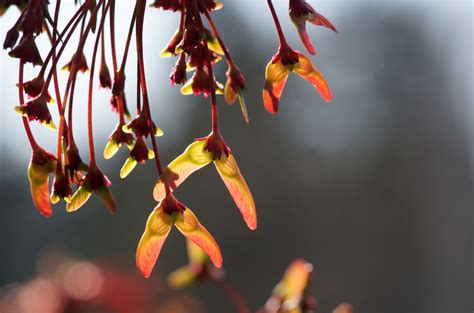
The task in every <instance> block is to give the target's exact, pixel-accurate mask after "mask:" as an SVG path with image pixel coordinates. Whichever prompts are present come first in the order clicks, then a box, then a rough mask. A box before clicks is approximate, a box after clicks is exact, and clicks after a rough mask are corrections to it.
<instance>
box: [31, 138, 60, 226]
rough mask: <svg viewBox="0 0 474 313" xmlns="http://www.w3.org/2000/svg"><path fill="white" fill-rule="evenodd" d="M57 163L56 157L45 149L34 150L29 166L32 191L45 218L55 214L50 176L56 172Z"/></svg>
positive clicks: (36, 148)
mask: <svg viewBox="0 0 474 313" xmlns="http://www.w3.org/2000/svg"><path fill="white" fill-rule="evenodd" d="M56 162H57V160H56V157H55V156H54V155H52V154H51V153H49V152H47V151H46V150H44V149H43V148H41V147H39V146H36V147H34V148H33V151H32V154H31V159H30V165H29V166H28V178H29V180H30V191H31V196H32V198H33V203H34V205H35V207H36V208H37V209H38V211H39V212H40V213H41V215H43V216H45V217H50V216H51V215H52V214H53V210H52V208H51V204H50V202H49V174H51V173H53V171H54V170H55V168H56Z"/></svg>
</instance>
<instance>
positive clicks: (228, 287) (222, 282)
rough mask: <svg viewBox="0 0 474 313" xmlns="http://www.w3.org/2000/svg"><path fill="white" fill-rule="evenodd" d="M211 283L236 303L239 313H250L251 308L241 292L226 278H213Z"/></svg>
mask: <svg viewBox="0 0 474 313" xmlns="http://www.w3.org/2000/svg"><path fill="white" fill-rule="evenodd" d="M211 281H212V282H213V283H214V284H215V285H216V286H217V287H219V288H220V289H222V290H223V291H224V292H225V293H226V295H227V296H228V297H229V299H230V300H231V301H232V302H233V303H234V305H235V308H236V310H237V312H238V313H250V309H249V306H248V304H247V302H246V301H245V299H244V297H243V296H242V295H241V294H240V292H239V290H238V289H237V288H236V287H235V286H234V285H233V284H232V283H230V282H229V281H228V280H226V279H225V278H223V279H217V278H212V277H211Z"/></svg>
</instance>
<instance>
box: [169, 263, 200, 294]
mask: <svg viewBox="0 0 474 313" xmlns="http://www.w3.org/2000/svg"><path fill="white" fill-rule="evenodd" d="M196 278H197V277H196V273H195V272H194V271H193V270H192V269H191V267H190V266H183V267H181V268H178V269H177V270H175V271H174V272H172V273H171V274H170V275H169V276H168V285H169V286H170V287H171V288H175V289H181V288H185V287H188V286H189V285H191V284H192V283H193V282H194V281H195V280H196Z"/></svg>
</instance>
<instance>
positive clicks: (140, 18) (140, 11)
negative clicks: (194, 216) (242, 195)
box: [136, 0, 169, 194]
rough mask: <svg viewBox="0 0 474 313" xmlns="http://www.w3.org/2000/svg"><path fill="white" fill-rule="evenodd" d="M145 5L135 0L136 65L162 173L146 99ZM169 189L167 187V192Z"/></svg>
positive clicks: (157, 165) (158, 159)
mask: <svg viewBox="0 0 474 313" xmlns="http://www.w3.org/2000/svg"><path fill="white" fill-rule="evenodd" d="M145 5H146V0H137V29H136V32H137V52H138V65H139V72H140V85H141V87H142V94H143V109H144V110H146V112H147V114H148V119H149V120H148V124H149V128H150V137H151V142H152V145H153V152H154V153H155V163H156V169H157V171H158V174H159V175H161V173H163V167H162V166H161V160H160V155H159V153H158V144H157V142H156V138H155V134H154V130H153V120H152V118H151V111H150V103H149V101H148V91H147V86H146V78H145V64H144V58H143V24H144V21H145ZM168 192H169V190H168V188H167V194H168Z"/></svg>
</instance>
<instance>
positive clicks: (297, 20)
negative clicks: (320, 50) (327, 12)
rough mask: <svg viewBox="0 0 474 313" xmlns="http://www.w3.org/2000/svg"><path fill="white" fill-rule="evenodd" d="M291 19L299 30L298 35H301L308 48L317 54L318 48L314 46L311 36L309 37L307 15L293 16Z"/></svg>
mask: <svg viewBox="0 0 474 313" xmlns="http://www.w3.org/2000/svg"><path fill="white" fill-rule="evenodd" d="M291 20H292V21H293V24H294V25H295V27H296V30H297V31H298V35H299V36H300V39H301V42H302V43H303V45H304V46H305V48H306V50H308V52H309V53H310V54H312V55H315V54H316V49H315V48H314V46H313V44H312V43H311V38H309V35H308V32H307V31H306V17H305V16H300V17H295V16H291Z"/></svg>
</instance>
